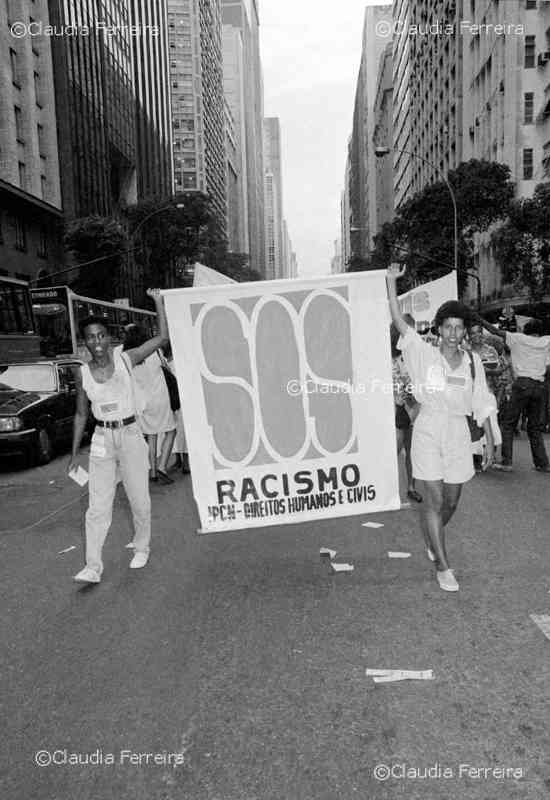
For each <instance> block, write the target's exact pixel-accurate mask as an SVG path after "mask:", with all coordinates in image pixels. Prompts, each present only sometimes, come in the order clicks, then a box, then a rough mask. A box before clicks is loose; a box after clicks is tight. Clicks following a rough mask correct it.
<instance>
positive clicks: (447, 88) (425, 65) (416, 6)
mask: <svg viewBox="0 0 550 800" xmlns="http://www.w3.org/2000/svg"><path fill="white" fill-rule="evenodd" d="M462 5H463V0H443V1H442V2H437V3H434V1H433V0H410V2H409V8H410V18H409V20H410V22H411V23H412V24H416V25H419V26H420V25H426V24H428V25H429V24H434V23H439V25H440V26H441V28H442V29H443V30H444V29H445V26H446V25H449V26H452V30H453V33H450V34H448V35H445V34H443V35H425V36H409V37H408V39H409V42H408V45H409V61H410V67H411V72H410V78H409V91H410V104H411V109H414V113H411V114H410V117H409V120H410V140H409V145H408V148H407V149H408V150H410V151H411V152H412V153H414V154H415V155H416V156H418V158H411V159H410V171H411V185H410V191H411V192H412V194H415V193H416V192H419V191H421V190H422V189H423V188H424V187H425V186H427V185H428V184H430V183H434V182H435V181H438V180H440V174H441V173H443V174H444V175H447V173H448V172H449V171H450V170H453V169H456V167H458V165H459V164H460V162H461V161H462V111H463V103H462V95H463V78H462V52H463V37H462V35H460V34H457V33H455V31H462V29H461V21H462V20H464V15H463V12H462ZM504 5H505V6H506V7H507V8H508V7H509V6H510V4H509V3H505V4H504ZM511 5H515V4H514V3H512V4H511ZM476 19H479V16H476ZM421 159H423V160H421ZM434 167H435V169H434ZM438 170H439V173H438Z"/></svg>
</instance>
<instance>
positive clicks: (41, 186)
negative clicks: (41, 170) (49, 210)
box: [40, 175, 48, 200]
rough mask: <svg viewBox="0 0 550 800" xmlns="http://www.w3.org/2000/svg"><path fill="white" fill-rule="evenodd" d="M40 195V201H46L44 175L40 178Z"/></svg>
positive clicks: (46, 189)
mask: <svg viewBox="0 0 550 800" xmlns="http://www.w3.org/2000/svg"><path fill="white" fill-rule="evenodd" d="M40 194H41V195H42V200H47V199H48V181H47V179H46V176H45V175H41V176H40Z"/></svg>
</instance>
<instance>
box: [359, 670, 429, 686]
mask: <svg viewBox="0 0 550 800" xmlns="http://www.w3.org/2000/svg"><path fill="white" fill-rule="evenodd" d="M366 675H367V677H372V679H373V681H374V682H375V683H390V682H391V681H408V680H417V681H431V680H433V670H431V669H424V670H416V669H367V670H366Z"/></svg>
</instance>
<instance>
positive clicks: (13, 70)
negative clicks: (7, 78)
mask: <svg viewBox="0 0 550 800" xmlns="http://www.w3.org/2000/svg"><path fill="white" fill-rule="evenodd" d="M10 63H11V79H12V83H13V85H14V86H17V88H18V89H20V88H21V87H20V86H19V72H18V69H17V53H16V51H15V50H12V49H10Z"/></svg>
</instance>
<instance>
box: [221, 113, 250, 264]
mask: <svg viewBox="0 0 550 800" xmlns="http://www.w3.org/2000/svg"><path fill="white" fill-rule="evenodd" d="M224 115H225V156H226V180H225V184H226V193H227V247H228V250H229V252H231V253H243V252H246V251H244V250H242V249H241V247H240V245H241V244H242V242H241V229H242V218H241V199H242V197H241V189H242V185H241V176H240V172H239V168H240V153H239V147H238V136H237V131H236V126H235V120H234V118H233V114H232V113H231V108H230V107H229V103H228V102H227V99H226V100H225V103H224Z"/></svg>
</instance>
